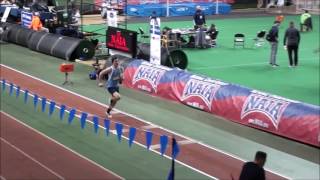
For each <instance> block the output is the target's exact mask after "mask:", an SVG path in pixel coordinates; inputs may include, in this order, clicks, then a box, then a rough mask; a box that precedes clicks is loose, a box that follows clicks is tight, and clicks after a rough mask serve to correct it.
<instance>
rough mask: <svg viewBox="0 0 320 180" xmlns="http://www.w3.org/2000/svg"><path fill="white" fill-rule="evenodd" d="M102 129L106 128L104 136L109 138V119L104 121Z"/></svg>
mask: <svg viewBox="0 0 320 180" xmlns="http://www.w3.org/2000/svg"><path fill="white" fill-rule="evenodd" d="M104 128H106V135H107V136H109V129H110V120H109V119H105V120H104Z"/></svg>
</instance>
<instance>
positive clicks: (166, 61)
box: [137, 43, 188, 69]
mask: <svg viewBox="0 0 320 180" xmlns="http://www.w3.org/2000/svg"><path fill="white" fill-rule="evenodd" d="M137 52H138V53H137V58H139V59H144V60H146V61H149V59H150V44H147V43H139V44H138V47H137ZM168 53H169V54H170V55H169V54H168ZM172 64H173V66H174V67H178V68H180V69H186V68H187V66H188V57H187V55H186V54H185V53H184V52H183V51H182V50H181V49H176V48H175V49H168V51H167V49H165V48H161V65H163V66H168V67H172Z"/></svg>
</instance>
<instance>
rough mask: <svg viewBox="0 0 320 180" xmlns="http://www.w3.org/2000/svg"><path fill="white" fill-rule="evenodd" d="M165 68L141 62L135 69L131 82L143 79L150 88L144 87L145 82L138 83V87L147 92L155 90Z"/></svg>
mask: <svg viewBox="0 0 320 180" xmlns="http://www.w3.org/2000/svg"><path fill="white" fill-rule="evenodd" d="M166 71H167V70H166V69H163V68H157V67H152V66H149V65H145V64H142V65H140V66H139V68H138V69H137V71H136V72H135V74H134V76H133V84H136V83H138V82H139V83H141V84H142V81H145V82H147V83H148V84H149V86H151V88H149V87H146V84H144V85H139V86H140V87H139V88H140V89H143V90H146V91H149V92H152V91H153V92H157V86H158V84H159V81H160V79H161V77H162V76H163V74H164V73H165V72H166Z"/></svg>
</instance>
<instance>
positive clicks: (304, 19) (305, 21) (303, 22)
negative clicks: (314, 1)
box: [300, 10, 312, 32]
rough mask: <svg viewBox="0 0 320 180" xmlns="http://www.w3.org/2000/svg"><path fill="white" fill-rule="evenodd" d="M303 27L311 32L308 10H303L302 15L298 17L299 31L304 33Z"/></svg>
mask: <svg viewBox="0 0 320 180" xmlns="http://www.w3.org/2000/svg"><path fill="white" fill-rule="evenodd" d="M304 27H305V28H306V31H309V30H312V20H311V14H309V11H308V10H305V12H304V13H303V14H301V17H300V31H301V32H303V31H304Z"/></svg>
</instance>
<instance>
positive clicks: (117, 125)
mask: <svg viewBox="0 0 320 180" xmlns="http://www.w3.org/2000/svg"><path fill="white" fill-rule="evenodd" d="M122 129H123V125H122V124H120V123H116V131H117V136H118V141H119V142H120V141H121V136H122Z"/></svg>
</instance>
